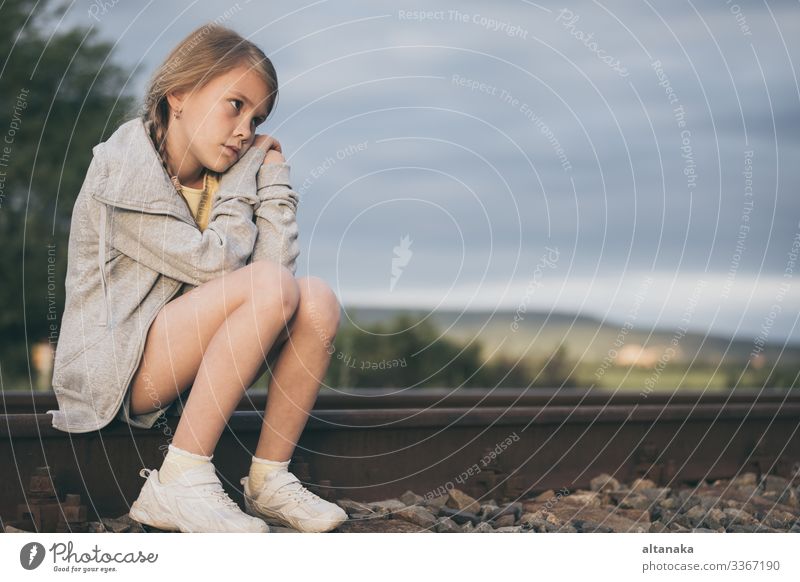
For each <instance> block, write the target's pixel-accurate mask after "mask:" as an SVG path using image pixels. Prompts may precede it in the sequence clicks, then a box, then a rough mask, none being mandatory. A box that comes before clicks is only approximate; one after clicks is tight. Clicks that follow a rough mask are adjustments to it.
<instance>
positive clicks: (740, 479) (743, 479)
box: [731, 473, 758, 487]
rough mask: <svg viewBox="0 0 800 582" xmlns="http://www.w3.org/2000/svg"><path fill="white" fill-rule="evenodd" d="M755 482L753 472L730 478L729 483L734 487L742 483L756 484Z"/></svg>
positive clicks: (756, 480)
mask: <svg viewBox="0 0 800 582" xmlns="http://www.w3.org/2000/svg"><path fill="white" fill-rule="evenodd" d="M757 484H758V478H757V477H756V474H755V473H742V474H741V475H739V476H737V477H734V478H733V479H731V485H733V486H734V487H739V486H742V485H750V486H756V485H757Z"/></svg>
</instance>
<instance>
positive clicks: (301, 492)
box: [278, 481, 322, 503]
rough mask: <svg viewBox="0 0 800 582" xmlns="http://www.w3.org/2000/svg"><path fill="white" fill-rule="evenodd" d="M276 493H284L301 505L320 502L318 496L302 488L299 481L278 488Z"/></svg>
mask: <svg viewBox="0 0 800 582" xmlns="http://www.w3.org/2000/svg"><path fill="white" fill-rule="evenodd" d="M278 491H285V492H286V493H288V494H289V496H290V497H291V498H292V499H294V500H296V501H299V502H301V503H306V502H307V503H317V502H319V501H322V499H320V497H319V496H317V495H315V494H314V493H312V492H311V491H309V490H308V489H306V488H305V487H303V486H302V485H301V484H300V482H299V481H292V482H291V483H287V484H286V485H284V486H283V487H281V488H279V489H278Z"/></svg>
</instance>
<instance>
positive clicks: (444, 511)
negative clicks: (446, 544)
mask: <svg viewBox="0 0 800 582" xmlns="http://www.w3.org/2000/svg"><path fill="white" fill-rule="evenodd" d="M439 515H440V516H443V517H449V518H450V519H452V520H453V521H455V522H456V523H458V524H463V523H466V522H470V523H472V524H473V525H474V524H478V523H480V522H481V518H480V517H478V516H477V515H475V514H474V513H470V512H468V511H460V510H458V509H453V508H452V507H442V508H441V509H439Z"/></svg>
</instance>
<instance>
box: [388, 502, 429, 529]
mask: <svg viewBox="0 0 800 582" xmlns="http://www.w3.org/2000/svg"><path fill="white" fill-rule="evenodd" d="M392 517H397V518H400V519H403V520H405V521H410V522H411V523H415V524H417V525H418V526H420V527H424V528H428V529H433V528H434V527H435V526H436V516H434V515H433V514H432V513H431V512H430V511H428V510H427V509H425V508H424V507H420V506H419V505H412V506H410V507H404V508H403V509H398V510H396V511H393V512H392Z"/></svg>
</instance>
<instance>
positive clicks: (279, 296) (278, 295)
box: [247, 259, 300, 321]
mask: <svg viewBox="0 0 800 582" xmlns="http://www.w3.org/2000/svg"><path fill="white" fill-rule="evenodd" d="M249 266H250V267H251V269H252V272H251V279H250V283H251V284H250V287H249V289H248V290H247V291H248V294H249V295H250V297H251V299H252V300H253V302H254V303H257V304H259V305H266V306H267V307H268V308H269V309H274V308H275V305H276V303H277V304H278V305H280V306H281V308H282V310H283V313H284V317H285V318H286V320H287V321H288V320H289V319H291V318H292V316H293V315H294V312H295V311H296V310H297V306H298V304H299V303H300V288H299V286H298V284H297V280H296V279H295V278H294V275H293V274H292V272H291V271H290V270H289V269H287V268H286V267H284V266H283V265H281V264H279V263H277V262H275V261H271V260H267V259H265V260H259V261H255V262H253V263H251V264H250V265H249Z"/></svg>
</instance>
